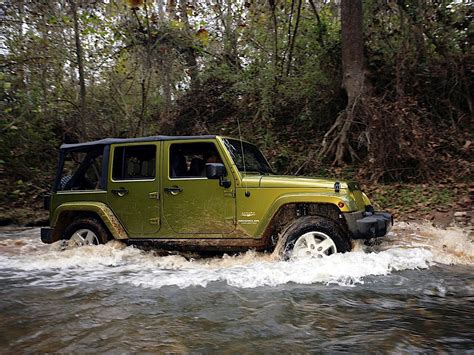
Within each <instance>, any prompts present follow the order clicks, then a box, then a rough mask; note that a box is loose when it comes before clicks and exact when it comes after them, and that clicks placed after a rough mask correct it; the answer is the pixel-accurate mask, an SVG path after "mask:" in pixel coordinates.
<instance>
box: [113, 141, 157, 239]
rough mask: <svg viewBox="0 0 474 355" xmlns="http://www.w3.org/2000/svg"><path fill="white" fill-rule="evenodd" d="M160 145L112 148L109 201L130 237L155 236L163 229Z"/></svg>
mask: <svg viewBox="0 0 474 355" xmlns="http://www.w3.org/2000/svg"><path fill="white" fill-rule="evenodd" d="M159 145H160V142H146V143H138V144H136V143H134V144H123V145H121V144H117V145H112V147H111V152H110V163H109V178H108V182H107V192H108V194H107V201H108V204H109V206H110V207H111V208H112V210H113V212H114V213H115V215H116V216H117V218H118V219H119V220H120V222H121V223H122V225H123V226H124V228H125V230H126V231H127V232H128V234H129V235H130V237H146V236H153V235H155V234H156V233H157V232H158V230H159V229H160V218H159V217H160V203H159V178H158V176H159V175H158V172H159V171H160V169H159V165H158V159H157V154H158V152H159Z"/></svg>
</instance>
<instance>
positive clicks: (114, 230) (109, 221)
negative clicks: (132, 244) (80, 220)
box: [51, 201, 128, 240]
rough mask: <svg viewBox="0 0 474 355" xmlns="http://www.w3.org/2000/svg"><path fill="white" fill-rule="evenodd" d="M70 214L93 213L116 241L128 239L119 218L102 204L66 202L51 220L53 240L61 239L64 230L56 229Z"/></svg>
mask: <svg viewBox="0 0 474 355" xmlns="http://www.w3.org/2000/svg"><path fill="white" fill-rule="evenodd" d="M68 212H85V213H87V212H91V213H94V214H97V216H98V217H99V218H100V219H101V221H102V222H103V223H104V224H105V226H106V227H107V229H108V230H109V231H110V234H112V236H113V237H114V238H115V239H128V234H127V232H126V231H125V228H123V226H122V224H121V223H120V221H119V220H118V218H117V217H116V216H115V215H114V213H113V212H112V210H111V209H110V208H109V207H108V206H107V205H106V204H105V203H102V202H87V201H83V202H66V203H63V204H61V205H59V206H58V207H57V208H56V209H55V210H54V212H53V216H52V218H51V225H52V226H53V228H54V232H53V240H59V238H60V237H61V233H62V229H63V228H56V227H59V225H60V224H61V223H60V218H61V215H62V214H63V213H68Z"/></svg>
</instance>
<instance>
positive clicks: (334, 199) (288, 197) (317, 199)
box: [256, 192, 355, 236]
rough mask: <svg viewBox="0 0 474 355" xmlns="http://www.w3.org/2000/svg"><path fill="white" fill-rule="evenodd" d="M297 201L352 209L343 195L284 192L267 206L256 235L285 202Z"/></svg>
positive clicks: (260, 232)
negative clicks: (340, 205) (339, 204)
mask: <svg viewBox="0 0 474 355" xmlns="http://www.w3.org/2000/svg"><path fill="white" fill-rule="evenodd" d="M339 202H343V203H344V206H343V207H342V208H340V207H338V203H339ZM298 203H314V204H326V205H327V204H332V205H334V206H335V207H336V208H337V209H338V210H340V211H341V212H349V211H351V210H352V209H354V207H355V206H353V202H352V201H351V200H349V199H348V198H347V197H345V196H343V195H342V196H337V195H334V194H330V193H320V194H315V193H308V192H303V193H291V194H284V195H281V196H279V197H278V198H277V199H275V201H274V202H273V204H272V205H271V206H270V208H268V210H267V212H266V213H265V216H264V217H263V219H262V222H263V223H260V225H259V227H258V229H257V232H256V235H260V236H262V235H263V234H264V233H265V232H266V231H267V230H268V228H269V227H271V225H270V223H271V222H272V219H273V217H274V216H275V215H276V214H277V213H278V211H279V210H280V208H282V207H283V206H285V205H287V204H298Z"/></svg>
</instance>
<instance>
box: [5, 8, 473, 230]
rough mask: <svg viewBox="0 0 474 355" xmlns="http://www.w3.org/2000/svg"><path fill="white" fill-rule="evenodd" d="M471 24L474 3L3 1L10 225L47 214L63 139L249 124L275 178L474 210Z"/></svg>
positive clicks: (408, 209)
mask: <svg viewBox="0 0 474 355" xmlns="http://www.w3.org/2000/svg"><path fill="white" fill-rule="evenodd" d="M473 18H474V7H473V6H472V3H471V1H442V0H441V1H434V0H433V1H429V0H426V1H423V0H365V1H360V0H342V1H330V0H268V1H245V0H213V1H211V0H205V1H197V0H187V1H186V0H169V1H166V0H156V1H152V0H147V1H145V0H141V1H140V0H134V1H133V0H129V1H125V0H123V1H119V0H116V1H113V0H110V1H92V0H90V1H86V0H83V1H81V0H59V1H26V0H10V1H9V0H6V1H3V2H2V4H0V25H1V34H0V67H1V73H0V88H1V101H0V102H1V108H0V115H1V118H0V132H1V145H0V184H1V186H2V188H1V189H0V201H1V207H0V216H1V217H0V224H8V223H19V224H33V225H34V224H38V223H44V220H45V216H46V214H45V212H41V211H42V210H41V203H42V202H41V201H42V196H43V195H44V194H45V193H48V191H49V190H50V186H51V183H52V181H53V176H54V172H55V166H56V163H57V156H58V147H59V145H60V144H61V143H63V142H65V143H72V142H83V141H88V140H94V139H100V138H104V137H136V136H144V135H156V134H177V135H197V134H222V135H229V136H235V137H238V136H239V134H238V122H240V126H241V131H242V136H243V138H245V139H246V140H249V141H251V142H253V143H255V144H257V145H258V146H259V147H260V148H261V149H262V151H263V152H264V153H265V155H266V156H267V157H268V159H269V161H270V162H271V164H272V165H273V168H274V169H275V171H276V172H278V173H282V174H304V175H319V176H321V175H322V176H329V177H336V178H340V179H341V178H344V179H354V180H358V181H359V182H361V183H362V184H363V185H364V186H365V189H366V190H367V191H368V192H369V194H370V196H371V197H372V199H373V200H374V203H375V204H376V206H377V207H380V208H385V209H387V208H388V209H389V210H391V211H392V212H394V213H395V215H396V216H402V217H404V218H409V217H411V218H415V217H416V218H418V217H428V218H429V219H436V218H439V214H441V215H446V216H448V218H450V217H451V216H452V213H453V211H455V210H469V209H472V207H471V206H472V203H471V202H472V194H473V192H474V190H473V187H472V175H471V171H472V164H473V160H472V148H473V143H472V141H473V137H472V128H471V124H472V118H473V102H472V100H473V97H472V93H473V91H474V85H473V78H474V61H473V59H474V51H473V43H474V41H473V39H474V21H473ZM413 216H415V217H413Z"/></svg>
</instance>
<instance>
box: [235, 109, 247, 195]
mask: <svg viewBox="0 0 474 355" xmlns="http://www.w3.org/2000/svg"><path fill="white" fill-rule="evenodd" d="M237 127H238V129H239V140H240V150H241V151H242V164H243V166H244V177H247V169H246V167H245V153H244V142H243V141H242V133H241V131H240V120H239V116H237ZM245 196H247V197H249V192H248V186H247V182H245Z"/></svg>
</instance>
